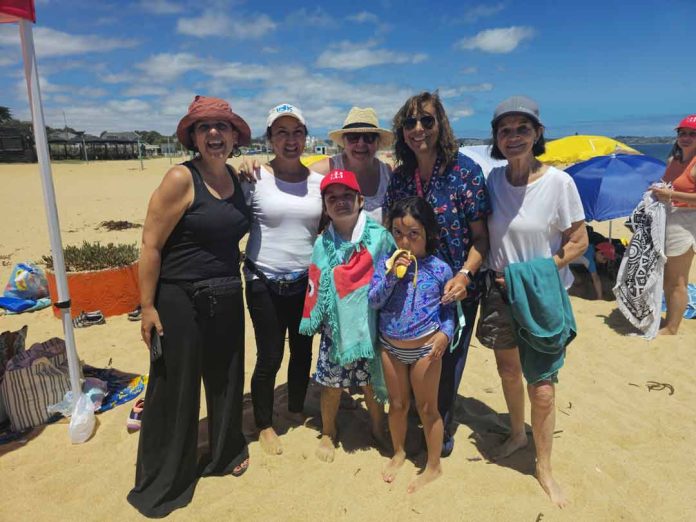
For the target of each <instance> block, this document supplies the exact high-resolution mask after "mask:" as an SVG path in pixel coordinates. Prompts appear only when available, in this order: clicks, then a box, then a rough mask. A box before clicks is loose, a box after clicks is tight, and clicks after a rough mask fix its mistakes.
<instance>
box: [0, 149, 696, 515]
mask: <svg viewBox="0 0 696 522" xmlns="http://www.w3.org/2000/svg"><path fill="white" fill-rule="evenodd" d="M168 166H169V160H168V159H153V160H146V161H145V170H143V171H141V170H140V165H139V162H138V161H121V162H118V161H114V162H95V163H89V164H86V165H85V164H82V163H57V164H54V165H53V173H54V179H55V187H56V196H57V201H58V209H59V214H60V223H61V232H62V239H63V244H64V245H79V244H80V243H81V242H82V241H83V240H90V241H95V240H98V241H101V242H103V243H107V242H115V243H118V242H130V243H135V242H139V238H140V233H141V230H140V229H131V230H125V231H118V232H107V231H104V230H102V229H99V228H98V225H99V223H100V222H101V221H104V220H128V221H132V222H134V223H140V224H142V223H143V220H144V217H145V210H146V206H147V202H148V198H149V195H150V193H151V192H152V190H153V189H154V188H155V187H156V186H157V184H158V183H159V181H160V179H161V177H162V175H163V174H164V172H165V171H166V169H167V168H168ZM0 180H1V182H0V186H1V187H2V191H0V223H1V225H0V226H1V227H2V233H1V234H0V263H1V265H2V266H0V282H2V284H3V285H4V284H5V282H6V281H7V278H8V277H9V274H10V270H11V267H12V265H13V264H14V263H17V262H20V261H25V260H29V261H31V260H38V259H40V257H41V256H42V255H44V254H48V253H49V240H48V232H47V225H46V217H45V213H44V208H43V200H42V196H41V194H42V193H41V184H40V178H39V174H38V167H37V165H7V164H3V165H0ZM605 227H606V224H599V225H598V226H597V229H598V230H599V231H601V232H604V233H606V231H607V230H606V228H605ZM624 230H625V229H623V227H622V226H621V224H620V220H617V221H616V222H615V224H614V227H613V235H614V236H615V237H620V236H622V235H623V236H627V235H628V233H627V232H624ZM691 280H692V281H694V280H696V270H692V272H691ZM572 303H573V306H574V309H575V314H576V318H577V321H578V329H579V336H578V338H577V340H576V341H574V342H573V344H571V345H570V347H569V350H568V357H567V362H566V365H565V367H564V368H563V370H562V371H561V373H560V383H559V385H558V388H557V401H556V409H557V411H556V418H557V425H556V430H557V435H556V438H555V441H554V451H553V465H554V472H555V475H556V477H557V479H558V481H559V482H560V483H561V484H562V485H563V486H564V488H565V490H566V492H567V494H568V496H569V497H570V500H571V504H570V506H569V507H567V508H566V509H565V510H562V511H561V510H559V509H557V508H555V507H554V506H552V505H551V503H550V502H549V500H548V499H547V497H546V495H545V494H544V493H543V492H542V490H541V488H540V487H539V486H538V484H537V483H536V481H535V479H534V477H533V475H532V472H533V469H534V452H533V445H531V444H530V446H529V447H528V448H527V449H526V450H523V451H520V452H518V453H517V454H515V455H514V456H513V457H511V458H509V459H506V460H504V461H502V462H500V463H496V464H491V463H489V462H487V461H486V460H485V458H484V454H485V453H486V451H487V450H489V449H490V448H491V447H493V446H495V445H496V444H498V443H499V442H500V441H501V440H502V435H501V434H500V433H501V432H502V431H504V429H505V428H504V427H505V425H506V422H507V415H506V414H505V411H506V408H505V403H504V400H503V396H502V391H501V386H500V381H499V378H498V375H497V373H496V368H495V361H494V357H493V354H492V353H491V352H490V351H489V350H487V349H485V348H482V347H481V346H480V345H479V344H478V342H477V341H476V340H475V339H474V340H473V341H472V343H471V349H470V352H469V360H468V363H467V368H466V371H465V373H464V379H463V382H462V385H461V387H460V389H459V399H458V404H457V415H456V420H457V422H458V423H459V425H458V429H457V432H456V445H455V449H454V453H453V454H452V456H451V457H450V458H448V459H444V460H443V469H444V474H443V476H442V478H441V479H439V480H438V481H437V482H436V483H434V484H432V485H430V486H428V487H427V488H426V489H424V490H423V491H422V492H420V493H418V494H415V495H410V496H409V495H407V494H406V486H407V484H408V482H409V481H410V479H411V477H412V476H413V474H414V473H415V471H416V469H417V468H416V466H415V465H414V463H413V461H408V462H407V464H406V465H405V466H404V468H403V469H402V471H401V473H400V475H399V476H398V478H397V480H396V481H395V482H394V483H393V484H390V485H387V484H385V483H383V482H382V480H381V477H380V470H381V468H382V466H384V464H385V463H386V462H387V457H386V456H383V455H380V453H379V452H378V451H377V450H376V449H374V448H372V447H371V440H370V434H369V428H368V421H367V414H366V412H365V410H364V405H362V404H360V407H359V408H358V409H357V410H341V412H340V417H339V424H340V431H341V433H342V437H343V439H344V441H343V443H342V446H341V448H340V449H339V450H338V451H337V454H336V460H335V461H334V462H333V463H332V464H325V463H323V462H319V461H318V460H317V459H316V458H315V456H314V450H315V447H316V445H317V442H318V439H317V436H318V426H319V421H318V412H319V403H318V390H317V389H316V387H311V388H310V394H309V398H308V404H307V413H308V414H309V415H310V417H311V418H310V420H309V421H308V422H307V423H306V425H305V426H291V425H289V424H288V423H287V422H286V421H284V420H283V415H282V413H283V411H284V408H285V406H286V400H285V385H284V382H285V376H284V375H285V368H286V366H284V367H283V369H282V370H281V372H280V373H279V376H278V382H277V386H278V391H277V400H276V405H277V408H276V411H277V414H278V426H279V431H280V432H281V433H282V435H281V437H282V442H283V445H284V448H285V452H284V454H283V455H281V456H277V457H271V456H268V455H266V454H265V453H264V452H263V451H262V450H261V448H260V446H259V444H258V442H257V441H256V436H255V434H254V428H253V422H252V421H253V419H252V415H251V403H250V400H249V399H248V397H247V403H246V407H245V421H244V423H245V425H244V429H245V433H247V435H248V437H249V440H250V454H251V465H250V468H249V470H248V472H247V473H246V474H245V475H244V476H243V477H242V478H233V477H222V478H205V479H203V480H201V481H200V482H199V484H198V487H197V489H196V494H195V496H194V499H193V501H192V502H191V504H190V505H189V506H188V507H187V508H185V509H182V510H178V511H176V512H174V513H173V514H172V515H171V517H170V519H171V520H202V519H209V520H223V519H224V520H312V519H314V520H335V519H338V520H361V521H365V520H530V521H533V520H537V521H539V520H543V521H544V522H547V521H552V520H573V521H576V520H611V521H614V520H650V521H654V520H672V521H676V520H684V521H686V520H694V519H696V496H695V495H694V485H695V484H696V466H695V464H696V457H695V455H696V453H695V451H694V447H696V435H695V432H696V430H695V428H696V413H695V411H696V410H695V409H694V404H696V379H695V378H694V347H696V321H685V322H684V323H683V325H682V328H681V332H680V334H679V335H678V336H676V337H664V338H658V339H656V340H654V341H652V342H648V341H645V340H643V339H641V338H640V337H634V336H629V335H626V334H627V333H628V332H630V331H632V329H631V328H630V326H629V325H628V323H627V322H626V321H625V320H624V319H623V318H622V317H621V315H620V314H619V313H618V311H617V310H616V306H615V304H614V303H613V302H610V301H599V302H597V301H587V300H583V299H579V298H576V297H573V298H572ZM24 324H27V325H29V335H28V339H27V342H28V344H31V343H34V342H40V341H44V340H46V339H48V338H50V337H53V336H59V337H62V336H63V332H62V326H61V323H60V321H58V320H57V319H56V318H54V317H53V315H52V313H51V311H50V309H45V310H42V311H39V312H36V313H33V314H21V315H16V316H1V317H0V331H4V330H16V329H18V328H20V327H21V326H22V325H24ZM75 335H76V339H77V348H78V351H79V355H80V358H81V359H82V360H84V361H85V362H86V363H88V364H91V365H93V366H98V367H106V366H107V365H109V364H111V366H113V367H114V368H117V369H119V370H123V371H129V372H138V373H145V372H147V370H148V354H147V351H146V349H145V347H144V345H143V344H142V342H141V341H140V334H139V324H138V323H132V322H128V321H127V320H126V316H125V315H123V316H118V317H110V318H108V319H107V323H106V324H105V325H102V326H94V327H90V328H85V329H77V330H76V331H75ZM246 340H247V344H246V346H247V351H246V354H247V357H246V387H245V388H246V390H247V392H248V390H249V381H250V377H251V373H252V370H253V366H254V361H255V345H254V337H253V329H252V327H251V323H250V322H249V321H248V320H247V323H246ZM315 346H316V343H315ZM315 353H316V352H315ZM286 359H287V358H286ZM648 381H657V382H661V383H669V384H671V385H672V386H673V387H674V394H673V395H670V394H669V393H668V391H666V390H662V391H659V390H653V391H649V390H648V388H647V386H646V383H647V382H648ZM356 397H357V396H356ZM357 398H359V397H357ZM131 406H132V403H130V404H128V405H124V406H120V407H117V408H115V409H113V410H111V411H109V412H106V413H104V414H101V415H99V416H98V417H97V429H96V432H95V434H94V436H93V438H92V439H91V440H89V441H88V442H87V443H85V444H81V445H72V444H71V443H70V440H69V438H68V426H67V421H65V420H64V421H61V422H58V423H56V424H52V425H49V426H45V427H41V428H37V429H34V430H33V431H32V432H31V433H30V434H29V435H28V436H27V437H26V438H25V439H24V440H21V441H18V442H13V443H10V444H6V445H3V446H0V491H2V494H1V495H0V497H1V498H2V501H0V520H13V521H24V520H27V521H33V522H36V521H43V520H65V519H72V520H137V519H140V518H141V517H140V515H139V514H138V513H137V512H136V511H135V510H134V509H133V508H132V507H131V506H130V505H129V504H128V503H127V502H126V499H125V498H126V494H127V493H128V491H129V489H130V488H131V487H132V485H133V480H134V474H135V457H136V449H137V444H138V435H137V433H136V434H129V433H128V432H127V431H126V419H127V418H128V413H129V411H130V408H131ZM201 417H205V407H204V405H202V408H201ZM527 420H528V422H529V415H527ZM422 460H423V459H422V455H421V456H417V458H416V459H415V461H416V462H417V463H420V462H422Z"/></svg>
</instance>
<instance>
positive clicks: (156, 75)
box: [136, 53, 204, 83]
mask: <svg viewBox="0 0 696 522" xmlns="http://www.w3.org/2000/svg"><path fill="white" fill-rule="evenodd" d="M203 64H204V60H203V59H201V58H199V57H198V56H196V55H194V54H191V53H176V54H171V53H161V54H155V55H152V56H150V57H149V58H148V59H147V60H145V61H143V62H141V63H139V64H138V65H137V66H136V67H137V68H138V69H140V70H141V71H143V72H144V73H145V74H146V75H147V80H148V81H156V82H157V83H166V82H169V81H171V80H174V79H176V78H178V77H179V76H181V75H182V74H185V73H187V72H189V71H193V70H196V69H200V68H201V67H202V66H203Z"/></svg>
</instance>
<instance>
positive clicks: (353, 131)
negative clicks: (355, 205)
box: [312, 107, 394, 222]
mask: <svg viewBox="0 0 696 522" xmlns="http://www.w3.org/2000/svg"><path fill="white" fill-rule="evenodd" d="M329 138H330V139H331V140H332V141H333V142H334V143H336V145H338V146H339V147H341V148H342V150H341V152H340V153H338V154H336V155H334V156H331V157H330V158H326V159H323V160H321V161H319V162H317V163H314V164H313V165H312V168H313V169H314V170H316V171H317V172H319V173H321V174H328V172H329V171H331V170H334V169H345V170H350V171H352V172H354V173H355V175H356V177H357V179H358V184H359V185H360V191H361V192H362V194H363V197H364V198H365V211H366V212H367V215H368V216H370V217H371V218H373V219H375V220H376V221H377V222H381V221H382V203H383V202H384V195H385V194H386V192H387V186H388V185H389V178H390V177H391V167H390V166H389V165H387V164H386V163H384V162H382V161H380V160H379V159H378V158H377V157H376V154H377V151H378V150H379V149H384V148H387V147H389V146H390V145H391V144H392V142H393V139H394V135H393V133H392V132H391V131H390V130H387V129H383V128H381V127H380V126H379V120H378V119H377V113H376V112H375V110H374V109H373V108H371V107H368V108H365V109H361V108H360V107H353V108H352V109H351V110H350V112H348V116H346V119H345V121H344V122H343V127H341V128H340V129H336V130H334V131H331V132H330V133H329Z"/></svg>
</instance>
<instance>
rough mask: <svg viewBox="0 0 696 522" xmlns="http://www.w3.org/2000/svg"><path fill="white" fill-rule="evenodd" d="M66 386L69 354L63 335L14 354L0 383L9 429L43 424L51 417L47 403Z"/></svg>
mask: <svg viewBox="0 0 696 522" xmlns="http://www.w3.org/2000/svg"><path fill="white" fill-rule="evenodd" d="M69 389H70V373H69V370H68V355H67V353H66V351H65V342H64V341H63V340H62V339H59V338H57V337H54V338H53V339H49V340H48V341H46V342H44V343H36V344H34V345H32V346H31V347H30V348H29V349H28V350H26V351H24V352H20V353H18V354H16V355H15V356H14V357H12V359H10V361H9V362H8V364H7V369H6V371H5V376H4V378H3V380H2V383H0V390H1V391H2V400H3V402H4V404H5V409H6V410H7V415H8V416H9V418H10V425H11V427H12V431H20V430H24V429H27V428H31V427H34V426H40V425H42V424H45V423H46V422H47V421H48V420H49V419H50V418H51V415H50V414H49V413H48V406H49V405H51V404H55V403H56V402H59V401H60V400H61V399H62V398H63V396H64V395H65V392H67V391H68V390H69Z"/></svg>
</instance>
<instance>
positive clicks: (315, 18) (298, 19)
mask: <svg viewBox="0 0 696 522" xmlns="http://www.w3.org/2000/svg"><path fill="white" fill-rule="evenodd" d="M285 21H286V22H287V23H289V24H293V25H299V26H303V27H306V26H314V27H328V26H332V25H335V24H336V20H334V19H333V17H332V16H331V15H330V14H329V13H327V12H326V11H324V10H323V9H322V8H321V7H315V8H314V9H313V10H311V11H310V10H309V9H307V8H306V7H303V8H302V9H300V10H298V11H295V12H294V13H290V14H289V15H288V16H287V18H286V19H285Z"/></svg>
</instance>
